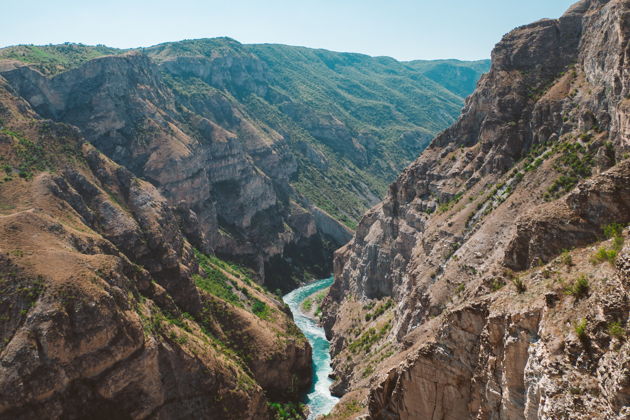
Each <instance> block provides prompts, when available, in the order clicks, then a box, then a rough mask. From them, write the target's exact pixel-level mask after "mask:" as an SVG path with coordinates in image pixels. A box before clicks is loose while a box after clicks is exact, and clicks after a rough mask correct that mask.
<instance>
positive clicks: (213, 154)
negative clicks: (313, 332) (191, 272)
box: [3, 53, 343, 289]
mask: <svg viewBox="0 0 630 420" xmlns="http://www.w3.org/2000/svg"><path fill="white" fill-rule="evenodd" d="M182 66H183V67H182V71H184V69H185V68H186V67H185V66H184V65H183V64H182ZM211 70H212V66H210V65H209V70H208V71H211ZM190 71H193V70H190ZM3 74H4V76H5V78H6V79H7V80H9V81H10V82H11V83H12V85H13V86H14V87H15V88H16V89H17V91H18V92H20V94H21V95H22V96H23V97H25V98H26V99H27V100H28V101H29V102H30V103H31V104H32V106H33V107H34V108H35V109H36V110H37V111H38V113H39V114H40V115H42V116H44V117H47V118H52V119H55V120H59V121H63V122H66V123H69V124H72V125H75V126H77V127H80V128H81V130H82V132H83V133H84V135H85V136H86V138H87V139H89V140H90V141H91V143H93V144H94V145H95V146H96V147H97V148H98V149H100V150H101V151H103V152H104V153H105V154H107V155H108V156H109V157H111V158H112V159H113V160H115V161H116V162H117V163H119V164H121V165H123V166H125V167H126V168H129V169H130V170H131V171H132V172H134V174H135V175H136V176H139V177H142V178H145V179H147V180H149V181H150V182H151V183H153V184H155V185H156V186H158V187H159V189H160V191H161V192H162V193H163V194H164V195H165V196H166V197H167V199H168V202H169V205H172V206H178V207H179V208H180V209H182V211H184V213H186V214H189V215H190V216H191V217H193V218H194V219H196V220H197V222H198V223H199V227H201V237H202V238H204V239H201V241H199V242H198V243H197V244H196V245H198V246H201V247H202V249H204V250H206V251H214V252H217V253H219V254H221V255H225V256H229V257H231V258H232V259H235V260H239V261H242V262H244V263H247V264H248V265H250V266H251V267H252V268H254V269H255V270H256V271H257V272H258V274H259V276H260V278H261V279H264V277H265V274H268V273H270V272H271V273H272V271H271V270H269V269H266V268H265V265H266V264H268V263H269V261H270V259H272V258H273V257H275V256H278V257H280V258H281V259H282V257H283V256H284V248H285V247H286V246H289V245H290V246H292V247H299V246H301V245H304V244H310V243H311V242H314V241H315V242H316V241H322V240H323V239H325V238H326V235H325V234H323V233H321V232H318V230H317V225H316V224H315V221H314V219H313V217H312V215H310V214H309V213H308V212H306V213H304V212H302V211H301V208H300V206H299V205H298V206H296V205H292V204H291V203H290V201H289V197H291V196H293V197H296V199H298V200H301V201H304V199H303V198H301V197H299V196H297V193H295V191H294V190H293V189H292V188H291V187H290V185H289V183H288V181H289V178H290V177H291V176H292V175H293V174H294V173H295V171H296V162H295V160H294V158H293V157H292V156H291V155H290V154H289V153H288V151H287V147H286V144H285V139H283V138H282V137H281V136H280V135H278V134H277V133H273V132H266V131H265V130H264V129H263V128H261V127H260V126H256V125H255V124H252V123H251V122H250V121H248V120H247V119H246V118H245V117H244V115H243V114H242V113H241V112H240V111H239V110H238V109H237V107H236V105H235V104H234V103H233V102H231V101H230V100H229V99H227V98H226V97H225V96H224V95H220V94H217V95H214V96H212V97H210V98H206V101H205V102H203V104H199V105H197V104H191V108H192V109H195V110H197V111H198V112H199V114H193V113H191V112H190V111H186V110H183V109H181V108H178V107H180V105H178V103H177V101H176V99H175V97H174V96H173V93H172V92H171V91H170V90H169V88H168V87H167V86H166V85H164V83H163V81H162V76H161V75H160V74H159V72H158V70H157V67H156V66H155V65H154V64H153V63H152V62H151V61H150V60H149V59H148V58H147V57H146V56H144V55H141V54H138V53H131V54H127V55H122V56H112V57H103V58H99V59H96V60H92V61H89V62H88V63H86V64H85V65H84V66H82V67H80V68H78V69H75V70H70V71H67V72H64V73H61V74H59V75H58V76H55V77H53V78H51V79H48V78H45V77H43V76H42V75H41V74H39V73H38V72H37V71H35V70H32V69H30V68H29V67H20V68H17V69H14V70H12V71H9V72H5V73H3ZM212 74H213V75H215V76H216V72H213V73H212ZM216 77H218V76H216ZM234 80H239V78H238V75H234ZM201 115H203V117H202V116H201ZM307 207H308V206H307ZM297 214H302V216H299V217H298V216H297ZM298 220H299V221H298ZM296 221H298V222H296ZM329 223H333V224H334V223H336V222H334V221H332V220H331V221H330V222H329ZM338 229H343V228H341V227H340V228H338ZM337 237H339V236H337ZM316 238H317V239H316ZM305 251H306V250H305ZM311 251H312V252H316V251H315V250H311ZM320 254H321V252H320ZM315 260H316V261H315V264H314V265H311V266H310V267H302V269H307V270H308V269H310V270H312V271H314V273H313V274H314V275H320V276H323V275H326V273H327V272H328V271H329V269H327V261H326V260H327V259H326V257H325V255H322V256H320V259H319V260H317V259H315ZM283 261H284V260H283ZM268 284H274V285H279V286H280V287H281V288H282V289H286V288H288V287H290V286H291V284H292V283H291V281H285V282H283V281H282V280H281V279H278V278H272V279H270V280H269V281H268Z"/></svg>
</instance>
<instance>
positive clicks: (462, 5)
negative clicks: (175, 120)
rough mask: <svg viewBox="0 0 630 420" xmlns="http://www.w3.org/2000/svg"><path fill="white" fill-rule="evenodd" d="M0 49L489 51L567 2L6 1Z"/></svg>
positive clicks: (462, 55) (472, 55)
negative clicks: (164, 45)
mask: <svg viewBox="0 0 630 420" xmlns="http://www.w3.org/2000/svg"><path fill="white" fill-rule="evenodd" d="M2 3H3V4H2V25H0V46H7V45H15V44H48V43H54V44H56V43H62V42H66V41H70V42H82V43H84V44H106V45H109V46H112V47H119V48H128V47H138V46H149V45H154V44H157V43H160V42H165V41H177V40H181V39H187V38H188V39H191V38H206V37H215V36H229V37H232V38H234V39H236V40H238V41H240V42H243V43H265V42H270V43H282V44H290V45H303V46H307V47H315V48H326V49H330V50H335V51H350V52H361V53H365V54H369V55H387V56H391V57H394V58H397V59H400V60H412V59H419V58H423V59H434V58H459V59H479V58H489V57H490V51H491V49H492V47H493V46H494V44H495V43H496V42H497V41H499V40H500V38H501V36H502V35H503V34H504V33H506V32H508V31H510V30H511V29H512V28H514V27H516V26H519V25H523V24H526V23H529V22H532V21H535V20H538V19H541V18H544V17H548V18H557V17H559V16H560V15H561V14H562V13H563V12H564V11H565V10H566V9H567V8H568V6H570V5H571V4H572V3H574V0H527V1H523V0H476V1H475V0H221V1H219V0H101V1H94V0H3V1H2Z"/></svg>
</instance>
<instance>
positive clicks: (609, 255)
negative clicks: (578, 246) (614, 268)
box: [591, 223, 624, 265]
mask: <svg viewBox="0 0 630 420" xmlns="http://www.w3.org/2000/svg"><path fill="white" fill-rule="evenodd" d="M623 228H624V227H623V225H621V224H619V223H611V224H609V225H606V226H603V227H602V231H603V233H604V236H605V237H606V239H612V240H613V242H612V247H611V248H607V247H605V246H601V247H599V248H598V249H597V251H596V252H595V254H594V255H593V256H592V257H591V263H593V264H600V263H602V262H608V263H610V264H611V265H614V264H615V261H616V260H617V255H618V254H619V252H620V251H621V249H622V248H623V243H624V238H623V235H622V232H623Z"/></svg>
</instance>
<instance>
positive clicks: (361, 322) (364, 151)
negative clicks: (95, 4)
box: [0, 0, 630, 420]
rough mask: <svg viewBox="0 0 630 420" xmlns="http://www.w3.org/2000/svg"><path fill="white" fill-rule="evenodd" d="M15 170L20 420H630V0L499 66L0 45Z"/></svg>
mask: <svg viewBox="0 0 630 420" xmlns="http://www.w3.org/2000/svg"><path fill="white" fill-rule="evenodd" d="M462 108H463V109H462ZM0 165H2V167H1V169H2V171H3V176H2V177H0V178H1V179H0V290H1V293H0V320H1V322H0V419H34V418H52V419H84V418H89V419H192V418H203V419H221V420H223V419H226V420H231V419H234V420H242V419H261V420H263V419H305V418H306V414H305V411H304V410H303V403H306V405H307V406H308V407H309V409H310V415H309V417H308V418H309V419H313V420H314V419H315V418H316V417H317V416H319V415H321V414H324V415H325V417H324V418H325V419H327V420H329V419H330V420H344V419H346V420H347V419H355V418H359V419H374V420H381V419H383V420H390V419H391V420H394V419H403V420H406V419H432V420H438V419H444V420H447V419H488V420H490V419H510V420H512V419H528V420H533V419H624V418H628V416H630V342H629V340H628V339H627V335H628V334H627V333H628V316H629V313H630V312H629V311H630V306H629V305H630V303H629V302H630V241H629V240H628V236H629V234H630V232H629V228H628V225H629V223H630V1H629V0H580V1H578V2H577V3H576V4H575V5H573V6H572V7H570V9H569V10H567V11H566V13H564V14H563V15H562V16H561V17H560V18H558V19H543V20H540V21H537V22H534V23H531V24H528V25H524V26H521V27H518V28H516V29H514V30H513V31H511V32H510V33H508V34H506V35H505V36H504V37H503V38H502V39H501V40H500V41H499V42H498V43H497V44H496V46H495V48H494V50H493V51H492V57H491V60H481V61H458V60H436V61H422V60H419V61H408V62H404V61H397V60H394V59H392V58H388V57H370V56H366V55H362V54H352V53H336V52H332V51H327V50H318V49H310V48H305V47H292V46H286V45H277V44H251V45H250V44H241V43H239V42H237V41H235V40H233V39H230V38H212V39H197V40H185V41H180V42H168V43H163V44H158V45H154V46H150V47H145V48H134V49H129V50H121V49H116V48H110V47H106V46H103V45H99V46H87V45H82V44H71V43H67V44H61V45H45V46H34V45H18V46H12V47H7V48H2V49H0ZM331 273H333V277H330V275H331ZM318 279H325V280H318ZM328 287H330V290H329V291H328V292H326V293H325V295H324V294H321V293H322V291H323V290H326V288H328ZM315 292H318V293H320V294H321V295H320V297H319V298H318V297H316V296H318V295H317V294H315V295H313V293H315ZM309 296H310V297H309ZM320 298H321V302H320V301H319V299H320ZM322 329H323V330H322Z"/></svg>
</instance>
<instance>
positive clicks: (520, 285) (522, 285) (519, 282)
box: [512, 277, 527, 293]
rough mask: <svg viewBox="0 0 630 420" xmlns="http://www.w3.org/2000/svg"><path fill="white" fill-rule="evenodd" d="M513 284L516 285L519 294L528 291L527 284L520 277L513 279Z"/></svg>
mask: <svg viewBox="0 0 630 420" xmlns="http://www.w3.org/2000/svg"><path fill="white" fill-rule="evenodd" d="M512 284H513V285H514V287H515V288H516V291H517V292H518V293H525V291H526V290H527V287H526V286H525V282H524V281H523V279H521V278H520V277H514V278H513V279H512Z"/></svg>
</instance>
